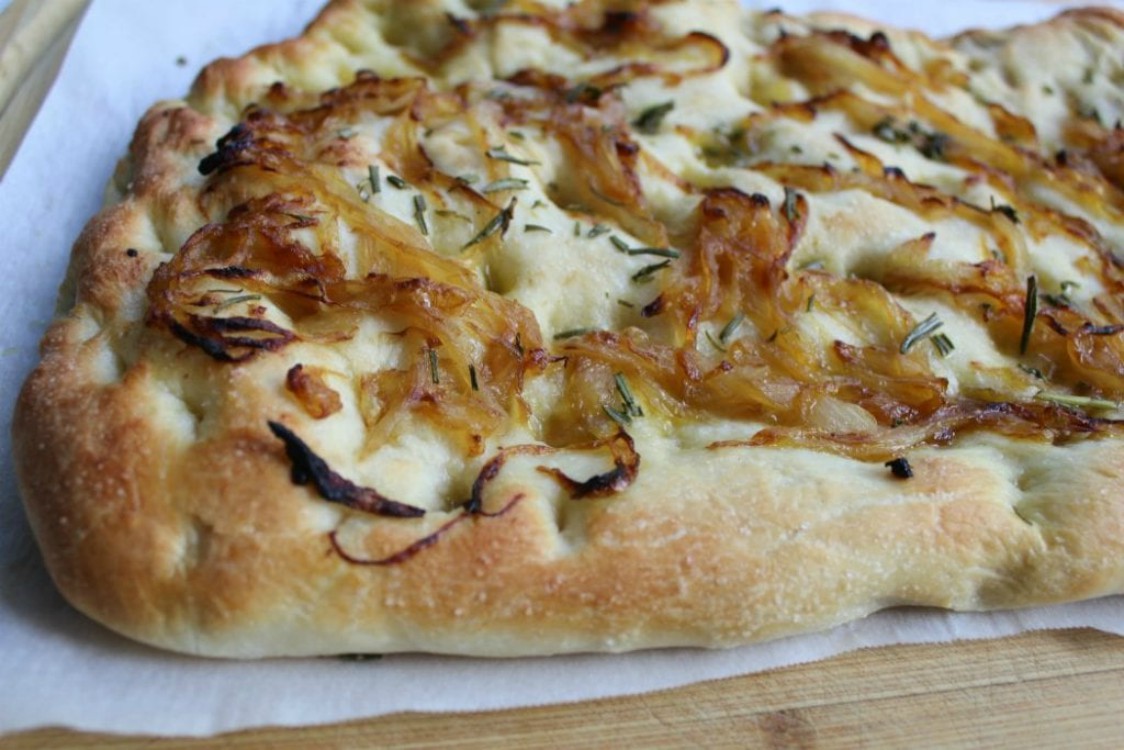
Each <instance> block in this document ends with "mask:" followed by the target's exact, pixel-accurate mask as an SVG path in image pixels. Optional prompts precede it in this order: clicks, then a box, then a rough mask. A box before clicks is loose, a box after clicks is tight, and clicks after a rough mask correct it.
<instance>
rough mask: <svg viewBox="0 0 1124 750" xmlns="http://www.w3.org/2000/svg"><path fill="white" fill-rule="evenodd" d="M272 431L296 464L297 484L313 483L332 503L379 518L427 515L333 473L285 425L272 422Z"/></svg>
mask: <svg viewBox="0 0 1124 750" xmlns="http://www.w3.org/2000/svg"><path fill="white" fill-rule="evenodd" d="M269 429H270V431H271V432H272V433H273V434H274V435H275V436H277V438H278V439H279V440H281V442H283V443H284V444H285V454H286V455H287V456H288V457H289V461H290V462H291V463H292V471H291V474H290V476H291V478H292V480H293V484H297V485H305V484H309V483H312V484H313V485H314V486H315V487H316V491H317V492H318V493H320V496H321V497H322V498H324V499H325V500H327V501H328V502H330V503H339V504H340V505H345V506H347V507H348V508H352V509H354V510H361V511H364V512H366V513H373V514H375V515H377V516H390V517H392V518H417V517H419V516H424V515H425V510H424V509H422V508H418V507H416V506H413V505H407V504H406V503H400V502H398V501H396V500H391V499H390V498H388V497H386V496H385V495H383V494H382V493H380V492H379V491H378V490H374V489H371V488H370V487H360V486H359V485H357V484H354V483H352V482H351V481H349V480H348V479H345V478H344V477H342V476H340V475H339V474H337V473H336V472H334V471H332V469H331V468H330V467H329V466H328V463H327V462H326V461H325V460H324V459H323V458H321V457H320V456H318V455H316V453H315V452H314V451H313V450H312V448H310V447H309V446H308V444H307V443H305V442H304V441H303V440H301V439H300V438H299V437H297V435H296V433H294V432H293V431H292V430H290V429H289V428H288V427H286V426H285V425H283V424H280V423H279V422H273V421H270V422H269Z"/></svg>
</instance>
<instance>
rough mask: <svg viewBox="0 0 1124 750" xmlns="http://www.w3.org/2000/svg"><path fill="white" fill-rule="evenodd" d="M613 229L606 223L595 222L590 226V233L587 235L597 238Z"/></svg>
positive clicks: (592, 238)
mask: <svg viewBox="0 0 1124 750" xmlns="http://www.w3.org/2000/svg"><path fill="white" fill-rule="evenodd" d="M611 231H613V230H612V229H611V228H610V227H607V226H605V225H604V224H594V225H593V226H592V227H590V229H589V233H588V234H587V235H586V237H589V238H590V239H591V240H595V239H597V238H598V237H600V236H601V235H603V234H608V233H609V232H611Z"/></svg>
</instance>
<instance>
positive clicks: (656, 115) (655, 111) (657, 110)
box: [632, 101, 675, 135]
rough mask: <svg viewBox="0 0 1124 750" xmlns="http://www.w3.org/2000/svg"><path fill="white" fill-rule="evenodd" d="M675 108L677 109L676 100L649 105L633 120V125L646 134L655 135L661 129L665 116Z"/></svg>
mask: <svg viewBox="0 0 1124 750" xmlns="http://www.w3.org/2000/svg"><path fill="white" fill-rule="evenodd" d="M673 109H675V102H671V101H669V102H664V103H663V104H656V105H654V106H651V107H648V108H647V109H645V110H644V111H643V112H641V113H640V116H639V117H637V118H636V119H635V120H633V121H632V127H634V128H636V129H637V130H639V131H640V132H641V133H644V134H645V135H653V134H655V133H656V132H658V131H659V129H660V124H661V123H662V122H663V118H665V117H667V115H668V113H669V112H671V110H673Z"/></svg>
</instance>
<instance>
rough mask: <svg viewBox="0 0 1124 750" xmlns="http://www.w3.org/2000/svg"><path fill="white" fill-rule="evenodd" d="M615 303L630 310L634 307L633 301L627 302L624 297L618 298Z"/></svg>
mask: <svg viewBox="0 0 1124 750" xmlns="http://www.w3.org/2000/svg"><path fill="white" fill-rule="evenodd" d="M617 304H618V305H620V306H621V307H627V308H628V309H629V310H632V309H634V308H635V307H636V305H635V303H632V302H629V301H628V300H626V299H618V300H617Z"/></svg>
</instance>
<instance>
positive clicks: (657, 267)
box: [632, 260, 671, 283]
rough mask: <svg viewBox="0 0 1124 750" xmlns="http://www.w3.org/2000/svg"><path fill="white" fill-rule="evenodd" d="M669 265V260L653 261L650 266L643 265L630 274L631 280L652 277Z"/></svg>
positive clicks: (645, 279)
mask: <svg viewBox="0 0 1124 750" xmlns="http://www.w3.org/2000/svg"><path fill="white" fill-rule="evenodd" d="M670 265H671V261H670V260H665V261H663V262H662V263H653V264H652V265H650V266H644V267H643V268H641V269H640V270H639V271H637V272H636V273H634V274H632V280H633V281H638V282H641V283H642V282H645V281H648V280H650V279H651V278H652V276H653V275H654V274H656V273H657V272H659V271H662V270H663V269H665V268H667V267H668V266H670Z"/></svg>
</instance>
